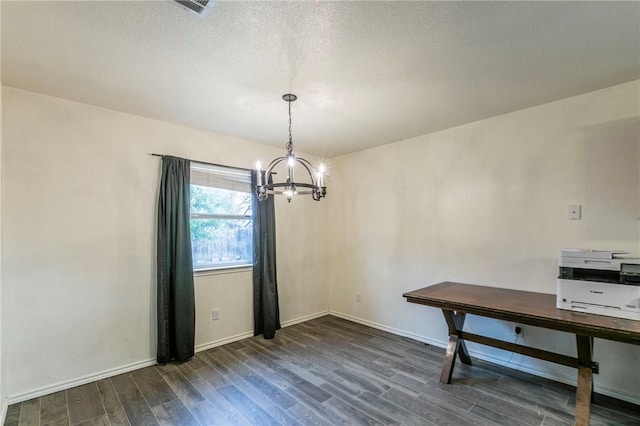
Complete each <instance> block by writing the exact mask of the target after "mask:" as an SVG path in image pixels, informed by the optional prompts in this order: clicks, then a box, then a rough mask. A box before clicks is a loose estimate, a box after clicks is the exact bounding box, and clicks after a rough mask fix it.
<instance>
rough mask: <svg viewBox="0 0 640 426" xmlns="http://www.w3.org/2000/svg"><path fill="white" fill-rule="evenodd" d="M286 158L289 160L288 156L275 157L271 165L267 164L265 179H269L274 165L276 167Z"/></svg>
mask: <svg viewBox="0 0 640 426" xmlns="http://www.w3.org/2000/svg"><path fill="white" fill-rule="evenodd" d="M286 160H287V157H278V158H276V159H274V160H273V161H272V162H270V163H269V165H268V166H267V169H266V170H265V171H264V176H265V179H269V175H270V174H271V171H272V170H273V169H274V167H276V166H277V165H278V164H280V163H281V162H283V161H286Z"/></svg>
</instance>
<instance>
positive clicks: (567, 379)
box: [329, 311, 640, 405]
mask: <svg viewBox="0 0 640 426" xmlns="http://www.w3.org/2000/svg"><path fill="white" fill-rule="evenodd" d="M329 315H333V316H335V317H338V318H342V319H346V320H348V321H352V322H355V323H358V324H362V325H366V326H368V327H371V328H375V329H378V330H382V331H386V332H388V333H391V334H395V335H398V336H403V337H409V338H411V339H413V340H417V341H419V342H422V343H427V344H429V345H432V346H437V347H440V348H446V347H447V342H445V341H440V340H434V339H430V338H428V337H425V336H420V335H418V334H414V333H410V332H407V331H404V330H400V329H397V328H393V327H388V326H386V325H383V324H379V323H376V322H373V321H368V320H364V319H361V318H357V317H354V316H351V315H348V314H344V313H341V312H336V311H329ZM469 352H470V354H471V355H473V356H474V357H475V358H478V359H481V360H483V361H488V362H491V363H493V364H498V365H502V366H505V367H507V368H513V369H514V370H519V371H523V372H525V373H529V374H533V375H534V376H539V377H544V378H545V379H549V380H554V381H556V382H560V383H565V384H568V385H572V386H575V385H576V380H577V376H568V375H563V374H555V373H549V372H548V371H544V370H540V369H537V368H534V367H531V366H528V365H523V364H509V363H508V359H505V358H498V357H494V356H491V355H488V354H486V353H483V352H478V351H475V350H469ZM594 390H595V392H596V393H600V394H602V395H606V396H610V397H612V398H616V399H619V400H622V401H626V402H630V403H632V404H636V405H640V396H638V395H636V394H632V393H629V392H625V391H621V390H620V389H614V388H611V387H609V386H603V385H599V384H597V383H594Z"/></svg>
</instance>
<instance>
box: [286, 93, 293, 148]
mask: <svg viewBox="0 0 640 426" xmlns="http://www.w3.org/2000/svg"><path fill="white" fill-rule="evenodd" d="M287 103H288V104H289V141H288V142H287V152H288V153H289V155H291V153H292V152H293V138H292V137H291V101H287Z"/></svg>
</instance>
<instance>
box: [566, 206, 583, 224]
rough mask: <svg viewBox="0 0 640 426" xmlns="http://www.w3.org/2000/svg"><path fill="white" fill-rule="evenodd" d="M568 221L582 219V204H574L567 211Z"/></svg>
mask: <svg viewBox="0 0 640 426" xmlns="http://www.w3.org/2000/svg"><path fill="white" fill-rule="evenodd" d="M567 219H569V220H580V219H582V206H581V205H580V204H572V205H570V206H569V209H568V210H567Z"/></svg>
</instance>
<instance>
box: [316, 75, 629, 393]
mask: <svg viewBox="0 0 640 426" xmlns="http://www.w3.org/2000/svg"><path fill="white" fill-rule="evenodd" d="M639 93H640V92H639V84H638V82H637V81H636V82H633V83H628V84H623V85H620V86H615V87H611V88H608V89H605V90H600V91H597V92H593V93H589V94H585V95H582V96H577V97H573V98H569V99H565V100H561V101H558V102H553V103H549V104H546V105H542V106H539V107H535V108H530V109H526V110H522V111H518V112H514V113H511V114H506V115H502V116H499V117H495V118H491V119H488V120H483V121H479V122H475V123H471V124H467V125H463V126H460V127H456V128H452V129H449V130H445V131H442V132H438V133H434V134H430V135H425V136H420V137H417V138H413V139H410V140H406V141H402V142H398V143H394V144H390V145H386V146H382V147H379V148H374V149H370V150H367V151H362V152H358V153H354V154H350V155H345V156H342V157H339V158H335V159H333V161H332V176H333V180H334V181H335V182H338V183H339V184H338V185H334V186H333V187H332V192H331V197H329V198H328V203H329V207H330V209H329V223H330V224H331V228H330V229H331V235H330V242H329V251H330V253H331V256H330V265H331V267H330V274H329V283H330V286H331V290H330V309H331V311H332V312H334V313H336V314H339V315H343V316H345V317H348V318H352V319H357V320H359V321H363V322H366V323H369V324H372V325H375V326H379V327H382V328H385V329H387V330H391V331H395V332H398V333H403V334H406V335H409V336H413V337H417V338H419V339H422V340H424V341H429V342H432V343H434V344H438V345H443V344H444V342H445V341H446V337H447V336H446V334H447V333H446V327H445V324H444V321H443V318H442V314H441V313H440V312H439V311H437V310H436V309H433V308H427V307H422V306H417V305H409V304H408V303H406V301H405V300H404V299H403V298H402V294H403V292H405V291H408V290H412V289H416V288H420V287H424V286H427V285H430V284H435V283H437V282H440V281H459V282H468V283H477V284H485V285H491V286H497V287H506V288H514V289H521V290H532V291H538V292H544V293H555V285H556V284H555V283H556V276H557V273H558V269H557V268H558V252H559V250H560V249H561V248H564V247H578V248H596V249H622V250H627V251H630V252H632V253H634V254H636V255H638V254H639V252H640V250H639V249H640V244H639V241H640V226H639V218H640V194H639V187H640V148H639V146H640V140H639V134H640V127H639V119H640V112H639V110H640V107H639V102H640V101H639ZM570 204H581V205H582V212H583V219H582V220H579V221H570V220H567V208H568V206H569V205H570ZM358 293H359V294H360V298H361V301H360V302H356V294H358ZM467 324H468V326H469V328H470V329H471V330H472V331H481V332H487V333H489V334H491V335H493V336H495V337H499V338H505V339H507V340H513V339H514V337H513V331H512V330H513V325H511V324H505V323H500V322H497V321H489V320H482V319H480V318H472V319H471V320H468V321H467ZM524 343H525V344H533V345H536V346H538V345H539V346H542V347H546V348H548V349H551V350H560V351H563V352H566V353H568V354H574V351H575V349H574V342H573V338H572V336H570V335H566V334H563V333H552V332H545V331H542V330H537V329H534V328H530V327H525V330H524ZM473 349H474V350H476V351H479V352H480V353H481V354H483V356H485V357H489V358H490V357H493V359H495V360H496V361H498V362H501V363H504V362H506V361H507V360H508V359H509V357H510V355H508V354H505V353H504V352H500V351H497V350H494V351H492V350H490V349H486V348H484V347H481V346H473ZM595 356H596V358H597V359H598V361H600V363H601V373H600V375H598V376H596V378H595V381H596V388H597V389H598V390H600V391H603V392H606V393H609V394H614V395H616V396H619V397H622V398H625V399H627V400H634V401H635V402H637V403H640V399H639V397H638V395H640V369H638V368H637V359H638V358H640V347H634V346H630V345H623V344H617V343H610V342H603V341H597V342H596V348H595ZM510 364H511V365H512V366H514V367H516V368H524V369H530V370H531V371H536V372H537V373H538V374H546V375H550V376H553V377H557V378H561V379H563V380H566V381H573V380H575V371H573V370H570V369H564V368H559V367H557V366H550V365H548V364H546V363H542V362H535V361H531V360H529V359H526V358H524V357H520V356H518V355H516V356H514V357H513V358H512V359H511V363H510Z"/></svg>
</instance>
